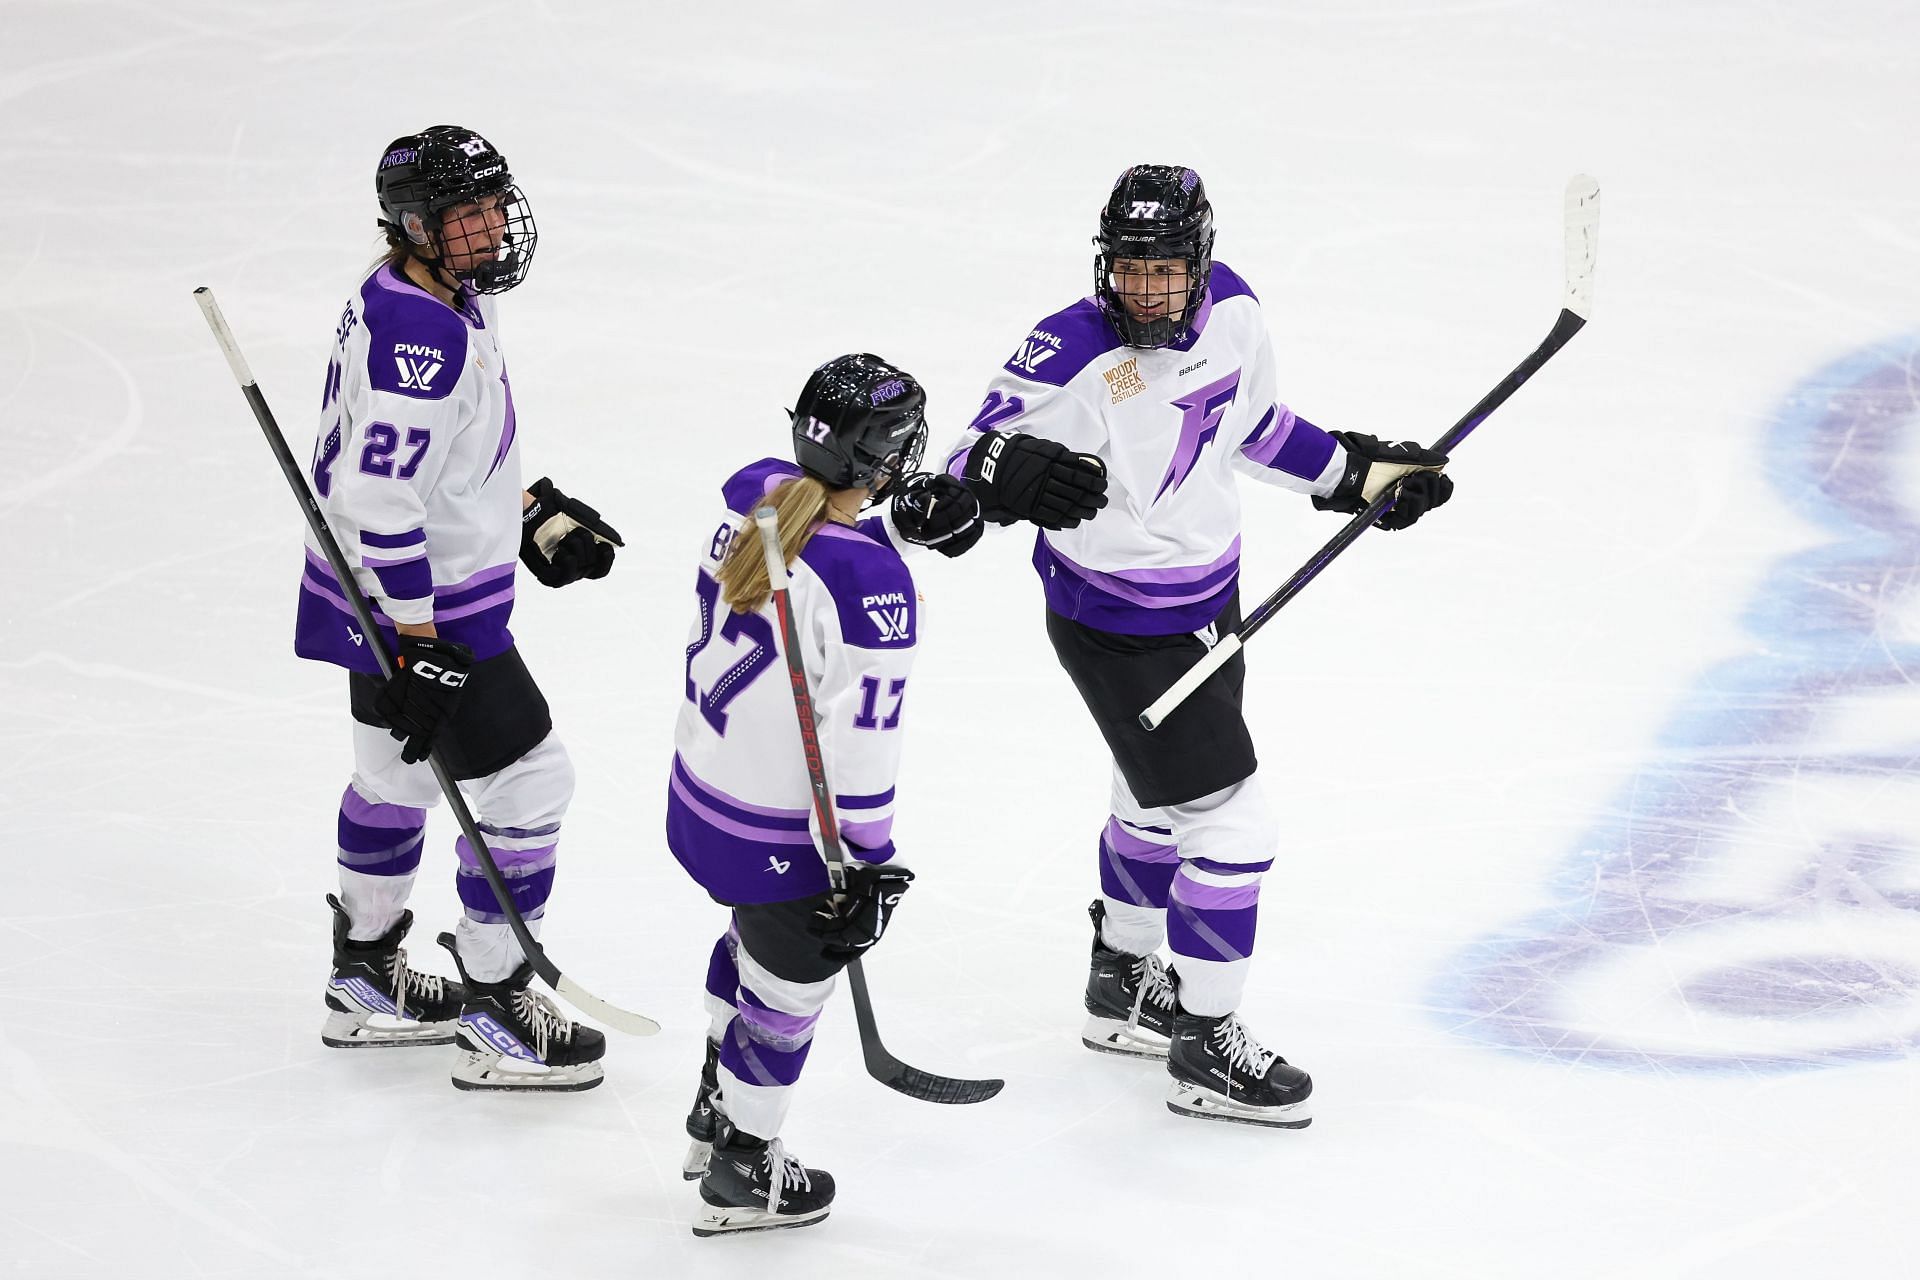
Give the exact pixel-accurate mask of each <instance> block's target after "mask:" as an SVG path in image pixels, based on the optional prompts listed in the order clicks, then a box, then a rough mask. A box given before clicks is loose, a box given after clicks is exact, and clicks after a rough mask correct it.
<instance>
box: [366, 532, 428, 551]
mask: <svg viewBox="0 0 1920 1280" xmlns="http://www.w3.org/2000/svg"><path fill="white" fill-rule="evenodd" d="M360 545H361V546H363V547H387V548H399V547H424V546H426V545H427V531H426V530H425V529H408V530H407V531H406V532H405V533H375V532H373V531H372V530H371V529H363V530H361V531H360Z"/></svg>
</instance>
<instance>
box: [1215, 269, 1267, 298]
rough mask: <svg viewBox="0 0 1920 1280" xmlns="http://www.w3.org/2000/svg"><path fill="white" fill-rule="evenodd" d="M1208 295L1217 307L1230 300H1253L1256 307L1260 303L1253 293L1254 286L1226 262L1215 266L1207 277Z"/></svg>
mask: <svg viewBox="0 0 1920 1280" xmlns="http://www.w3.org/2000/svg"><path fill="white" fill-rule="evenodd" d="M1207 295H1208V296H1209V297H1210V298H1212V299H1213V301H1214V303H1215V304H1216V305H1218V304H1219V303H1222V302H1225V301H1226V300H1227V299H1228V298H1252V299H1253V301H1254V303H1255V304H1256V305H1257V304H1258V303H1259V301H1260V299H1259V297H1258V296H1256V295H1255V294H1254V292H1253V286H1252V285H1250V284H1248V283H1247V282H1246V281H1245V280H1242V279H1241V278H1240V276H1239V275H1238V274H1237V273H1235V271H1234V270H1233V268H1232V267H1229V266H1228V265H1227V264H1226V263H1224V262H1215V263H1214V264H1213V270H1212V272H1211V273H1209V274H1208V276H1207Z"/></svg>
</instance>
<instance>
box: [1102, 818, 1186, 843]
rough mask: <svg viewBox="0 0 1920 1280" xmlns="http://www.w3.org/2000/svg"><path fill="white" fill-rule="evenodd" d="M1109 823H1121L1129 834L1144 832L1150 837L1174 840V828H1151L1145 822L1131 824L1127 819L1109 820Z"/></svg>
mask: <svg viewBox="0 0 1920 1280" xmlns="http://www.w3.org/2000/svg"><path fill="white" fill-rule="evenodd" d="M1108 821H1109V822H1117V823H1119V824H1120V825H1121V826H1122V827H1123V828H1125V829H1126V830H1127V831H1128V832H1129V833H1137V832H1141V831H1144V832H1146V833H1147V834H1148V835H1150V836H1165V837H1166V838H1167V839H1168V840H1172V839H1173V828H1172V827H1150V826H1148V825H1147V824H1146V823H1144V822H1129V821H1127V820H1126V819H1125V818H1109V819H1108Z"/></svg>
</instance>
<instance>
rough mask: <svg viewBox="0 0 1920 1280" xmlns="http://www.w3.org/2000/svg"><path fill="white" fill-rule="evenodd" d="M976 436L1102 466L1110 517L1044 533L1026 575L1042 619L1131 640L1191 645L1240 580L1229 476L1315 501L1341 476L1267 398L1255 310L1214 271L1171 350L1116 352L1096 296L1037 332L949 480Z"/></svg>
mask: <svg viewBox="0 0 1920 1280" xmlns="http://www.w3.org/2000/svg"><path fill="white" fill-rule="evenodd" d="M986 431H1005V432H1019V433H1024V434H1028V435H1034V436H1039V437H1042V438H1044V439H1048V440H1054V441H1057V442H1059V443H1060V444H1063V445H1065V446H1066V447H1067V448H1069V449H1072V450H1074V451H1075V452H1079V453H1091V454H1097V455H1099V457H1100V459H1101V461H1102V462H1104V463H1105V464H1106V468H1107V506H1106V508H1105V509H1104V510H1102V511H1100V512H1099V513H1098V514H1097V515H1096V516H1095V517H1094V518H1093V519H1092V520H1088V521H1086V522H1084V523H1082V524H1081V525H1080V526H1079V527H1077V528H1073V529H1061V530H1043V531H1041V533H1040V535H1039V537H1038V538H1037V539H1036V540H1035V544H1034V551H1033V563H1034V567H1035V568H1036V569H1038V570H1039V572H1040V577H1041V580H1042V581H1043V582H1044V583H1045V584H1046V593H1047V607H1048V608H1049V609H1051V610H1052V611H1053V612H1055V613H1057V614H1060V615H1061V616H1062V617H1066V618H1071V619H1073V620H1074V621H1077V622H1080V623H1084V624H1085V625H1087V626H1090V627H1097V628H1099V629H1100V630H1103V631H1115V632H1120V633H1123V634H1127V635H1172V634H1175V633H1177V632H1182V631H1198V630H1200V629H1201V628H1203V627H1205V626H1206V625H1207V624H1208V623H1210V622H1212V621H1213V620H1214V618H1215V617H1216V616H1218V614H1219V612H1220V610H1221V609H1222V608H1224V607H1225V605H1226V602H1227V599H1228V597H1229V595H1230V594H1231V593H1232V591H1233V589H1234V587H1235V585H1236V583H1237V582H1238V580H1239V573H1240V495H1239V491H1238V489H1237V488H1236V486H1235V483H1234V479H1233V475H1234V472H1235V471H1239V472H1243V473H1245V474H1247V475H1251V476H1253V477H1255V478H1257V479H1260V480H1264V481H1267V482H1269V483H1271V484H1276V485H1280V486H1281V487H1283V488H1288V489H1294V490H1297V491H1299V492H1301V493H1310V494H1315V495H1318V496H1322V497H1324V496H1325V495H1327V494H1329V493H1331V492H1332V491H1333V488H1334V486H1335V485H1336V484H1337V483H1338V482H1339V479H1340V473H1341V469H1342V467H1343V466H1344V463H1345V454H1344V453H1343V451H1342V450H1341V449H1340V448H1339V446H1338V443H1337V442H1336V441H1335V440H1334V439H1333V437H1332V436H1330V435H1328V434H1327V433H1326V432H1325V431H1322V430H1321V429H1320V428H1318V427H1316V426H1314V425H1313V424H1312V423H1310V422H1308V421H1306V420H1305V419H1303V418H1300V417H1298V416H1296V415H1295V414H1294V412H1293V410H1291V409H1289V408H1287V407H1286V406H1285V405H1283V404H1281V403H1279V402H1278V401H1277V400H1276V399H1275V392H1274V370H1273V346H1272V343H1271V342H1270V341H1269V339H1268V337H1267V327H1266V323H1265V320H1264V319H1263V318H1262V316H1261V314H1260V303H1259V300H1258V299H1257V298H1255V297H1254V295H1253V290H1251V289H1249V288H1248V287H1247V284H1246V282H1245V281H1244V280H1242V279H1241V278H1240V277H1239V276H1237V275H1235V274H1234V273H1233V272H1232V271H1231V270H1229V269H1228V268H1227V267H1226V266H1225V265H1224V264H1223V263H1219V262H1215V263H1214V264H1213V273H1212V275H1211V276H1210V277H1209V280H1208V287H1207V292H1206V296H1205V298H1204V299H1203V301H1202V302H1201V304H1200V309H1199V311H1198V313H1197V314H1196V316H1195V318H1194V323H1193V326H1192V329H1191V331H1190V332H1189V334H1188V336H1187V337H1186V338H1185V339H1184V340H1182V341H1181V342H1179V343H1177V344H1175V345H1173V346H1169V347H1163V348H1158V349H1155V350H1141V349H1139V348H1135V347H1128V346H1125V345H1123V344H1122V343H1121V341H1120V337H1119V335H1118V334H1116V333H1115V332H1114V330H1113V326H1112V325H1110V324H1108V323H1107V321H1106V318H1105V317H1104V316H1103V315H1102V314H1101V312H1100V308H1099V305H1098V304H1097V303H1096V302H1095V300H1094V299H1092V298H1083V299H1081V300H1080V301H1079V302H1076V303H1075V304H1073V305H1072V306H1071V307H1068V308H1067V309H1066V310H1065V311H1061V312H1057V313H1055V314H1054V315H1051V316H1048V317H1047V318H1046V319H1045V320H1042V321H1041V322H1040V323H1039V324H1038V325H1037V326H1035V328H1034V329H1033V331H1032V332H1031V333H1030V334H1028V335H1027V337H1026V338H1025V339H1023V340H1022V341H1021V343H1020V348H1019V350H1017V351H1015V352H1014V354H1013V357H1012V358H1011V359H1009V360H1008V361H1007V363H1006V365H1005V366H1004V367H1003V368H1002V369H1001V371H1000V372H999V374H997V375H996V376H995V378H994V380H993V382H992V383H991V384H990V385H989V386H988V389H987V399H986V403H985V404H983V405H982V406H981V408H980V412H979V414H978V415H977V416H976V417H975V418H974V420H973V422H972V424H971V425H970V426H969V427H968V429H967V434H966V435H965V437H964V438H963V439H962V440H961V441H960V443H959V444H958V445H957V446H956V448H955V449H954V451H953V452H952V453H951V454H950V455H949V456H948V460H947V469H948V470H949V471H950V472H951V473H952V474H954V475H956V476H957V475H959V474H961V470H962V467H963V466H964V461H965V453H966V451H967V450H968V449H970V448H972V447H973V445H974V442H975V441H976V440H977V439H978V437H979V435H980V433H982V432H986Z"/></svg>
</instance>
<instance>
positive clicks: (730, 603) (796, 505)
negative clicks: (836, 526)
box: [719, 475, 827, 613]
mask: <svg viewBox="0 0 1920 1280" xmlns="http://www.w3.org/2000/svg"><path fill="white" fill-rule="evenodd" d="M754 505H755V506H756V507H760V506H770V507H772V508H773V509H774V512H775V514H777V515H778V516H779V518H780V562H781V563H782V564H792V563H793V559H794V557H795V556H797V555H799V554H800V551H801V548H803V547H805V546H806V545H807V539H809V538H811V537H812V536H813V532H814V530H816V529H818V528H819V527H820V525H821V523H822V522H823V521H825V520H826V518H827V486H825V485H823V484H821V483H820V482H819V481H818V480H815V479H814V478H813V477H812V476H804V475H803V476H795V477H794V478H793V479H791V480H787V481H785V482H783V483H782V484H781V485H780V486H779V487H778V488H776V489H775V490H774V491H773V492H772V493H770V494H768V495H767V498H766V501H765V502H761V503H755V504H754ZM719 578H720V591H721V593H722V595H723V596H724V597H725V599H726V602H727V607H728V608H729V609H732V610H733V611H734V612H735V613H753V612H755V611H756V610H758V609H759V608H760V606H762V605H764V604H765V603H766V602H767V601H768V599H770V598H771V597H772V595H773V586H772V584H771V583H769V582H768V581H767V556H766V553H765V552H764V551H762V550H761V549H760V531H759V530H758V529H757V528H755V527H754V523H753V513H752V512H751V511H750V512H748V513H747V519H746V521H745V522H744V523H743V524H742V525H741V526H740V532H738V533H737V534H735V535H734V538H733V542H732V544H731V545H730V546H729V547H728V548H727V555H726V559H724V560H722V561H721V562H720V573H719Z"/></svg>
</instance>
